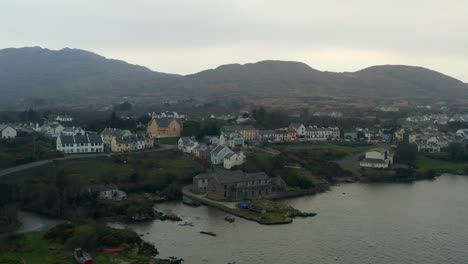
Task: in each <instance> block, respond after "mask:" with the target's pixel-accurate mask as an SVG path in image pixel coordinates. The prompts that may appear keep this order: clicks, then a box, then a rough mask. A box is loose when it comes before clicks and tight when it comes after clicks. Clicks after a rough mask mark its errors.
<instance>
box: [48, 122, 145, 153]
mask: <svg viewBox="0 0 468 264" xmlns="http://www.w3.org/2000/svg"><path fill="white" fill-rule="evenodd" d="M77 131H79V132H80V133H76V132H77ZM56 146H57V150H58V151H61V152H63V153H66V154H73V153H99V152H104V151H112V152H131V151H138V150H144V149H151V148H153V147H154V140H153V137H152V136H151V135H134V134H132V133H131V132H130V131H128V130H122V129H116V128H105V129H104V130H103V131H102V132H101V134H100V135H97V134H94V133H86V132H84V130H79V129H74V130H71V131H70V133H69V134H67V133H61V134H60V135H59V136H58V137H57V139H56Z"/></svg>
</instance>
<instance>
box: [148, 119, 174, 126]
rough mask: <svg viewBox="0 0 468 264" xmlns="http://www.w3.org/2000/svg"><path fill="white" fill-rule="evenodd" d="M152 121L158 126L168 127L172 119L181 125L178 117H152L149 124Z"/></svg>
mask: <svg viewBox="0 0 468 264" xmlns="http://www.w3.org/2000/svg"><path fill="white" fill-rule="evenodd" d="M153 121H154V122H156V124H157V125H158V127H169V125H170V124H171V123H172V121H176V122H177V124H179V125H180V126H181V125H182V124H181V123H180V121H179V120H178V119H174V118H153V119H151V121H150V122H149V124H151V123H152V122H153Z"/></svg>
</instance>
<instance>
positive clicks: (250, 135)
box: [222, 126, 257, 141]
mask: <svg viewBox="0 0 468 264" xmlns="http://www.w3.org/2000/svg"><path fill="white" fill-rule="evenodd" d="M222 132H224V133H225V134H226V135H227V134H229V133H232V132H237V133H239V134H241V136H242V137H243V138H244V139H245V140H246V141H254V140H255V139H256V138H257V130H255V128H254V127H253V126H224V127H223V128H222Z"/></svg>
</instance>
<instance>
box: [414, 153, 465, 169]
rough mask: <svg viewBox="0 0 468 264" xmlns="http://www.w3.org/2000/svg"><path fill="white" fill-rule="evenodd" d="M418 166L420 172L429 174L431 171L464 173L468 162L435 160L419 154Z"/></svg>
mask: <svg viewBox="0 0 468 264" xmlns="http://www.w3.org/2000/svg"><path fill="white" fill-rule="evenodd" d="M416 164H417V171H418V172H428V171H430V170H434V171H437V172H448V173H463V172H465V171H466V169H467V167H468V163H466V162H455V161H447V160H440V159H433V158H429V157H426V156H424V155H422V154H418V156H417V159H416Z"/></svg>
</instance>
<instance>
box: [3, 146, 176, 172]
mask: <svg viewBox="0 0 468 264" xmlns="http://www.w3.org/2000/svg"><path fill="white" fill-rule="evenodd" d="M160 146H161V147H160V148H157V149H150V150H142V151H137V152H132V154H143V153H149V152H160V151H166V150H171V149H176V148H177V146H176V145H160ZM126 154H128V153H92V154H75V155H66V156H64V157H60V158H55V159H48V160H40V161H36V162H32V163H27V164H23V165H18V166H15V167H11V168H7V169H4V170H0V177H3V176H5V175H8V174H11V173H14V172H19V171H22V170H27V169H30V168H35V167H39V166H42V165H45V164H49V163H52V162H53V161H54V160H55V161H61V160H77V159H92V158H100V157H112V156H120V155H126Z"/></svg>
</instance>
